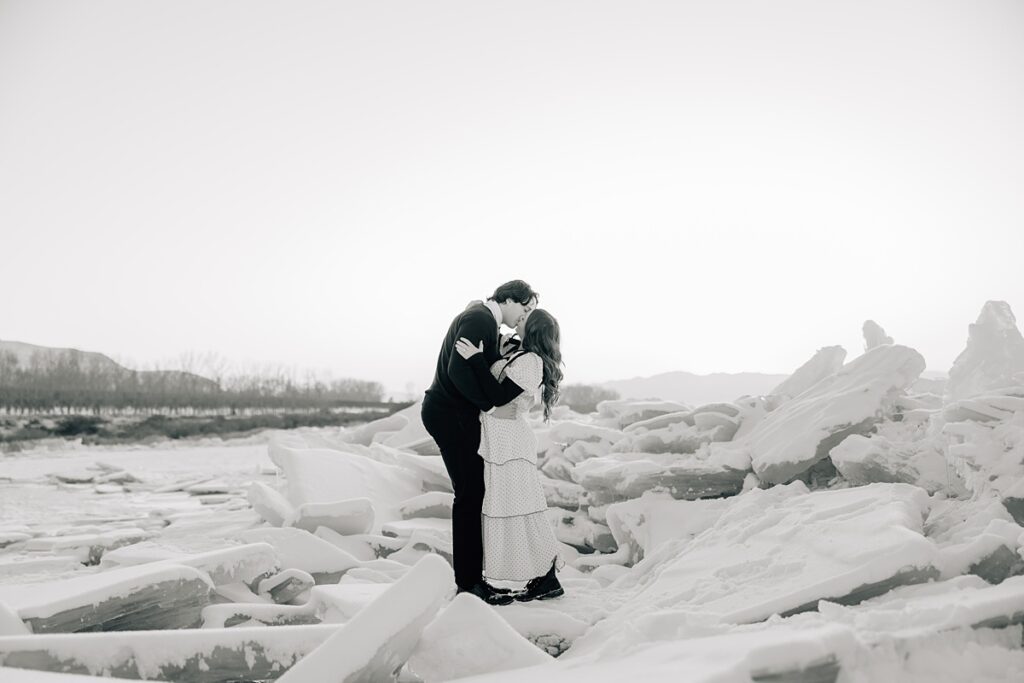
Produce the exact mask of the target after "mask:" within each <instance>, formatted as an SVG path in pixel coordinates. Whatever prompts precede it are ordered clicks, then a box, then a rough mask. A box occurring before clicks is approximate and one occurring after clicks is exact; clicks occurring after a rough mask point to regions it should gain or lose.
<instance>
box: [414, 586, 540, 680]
mask: <svg viewBox="0 0 1024 683" xmlns="http://www.w3.org/2000/svg"><path fill="white" fill-rule="evenodd" d="M551 661H554V660H553V658H552V657H551V656H550V655H548V654H545V653H543V652H541V651H540V650H538V649H537V648H536V647H535V646H534V645H533V644H531V643H530V642H529V641H528V640H526V639H525V638H523V636H521V635H519V634H518V633H517V632H516V631H515V629H513V628H512V627H511V626H509V625H508V623H507V622H506V621H505V620H503V619H502V618H501V617H500V616H498V613H497V612H496V611H495V610H494V609H492V608H491V607H488V606H487V604H486V603H484V602H483V601H482V600H480V599H478V598H476V597H474V596H471V595H467V594H465V593H464V594H462V595H458V596H456V597H455V599H454V600H452V602H451V604H449V605H448V606H447V607H446V608H445V609H444V611H442V612H441V614H439V615H438V617H437V618H436V619H434V621H432V622H431V623H430V625H429V626H427V627H426V628H425V629H424V630H423V635H422V636H421V637H420V641H419V644H418V645H417V646H416V649H415V650H414V651H413V653H412V656H411V657H410V658H409V669H411V670H412V671H413V672H414V673H415V674H416V675H417V676H418V677H420V678H421V679H423V681H424V682H425V683H431V682H432V681H448V680H452V679H454V678H462V677H464V676H472V675H476V674H481V673H488V672H493V671H507V670H510V669H519V668H522V667H526V666H535V665H537V664H546V663H548V662H551Z"/></svg>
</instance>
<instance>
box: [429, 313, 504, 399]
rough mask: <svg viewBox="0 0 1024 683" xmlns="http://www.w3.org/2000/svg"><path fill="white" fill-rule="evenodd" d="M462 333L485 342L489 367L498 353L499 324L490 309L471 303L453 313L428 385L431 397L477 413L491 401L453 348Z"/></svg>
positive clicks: (472, 339) (469, 338)
mask: <svg viewBox="0 0 1024 683" xmlns="http://www.w3.org/2000/svg"><path fill="white" fill-rule="evenodd" d="M460 337H465V338H466V339H468V340H469V341H470V342H472V343H473V344H474V345H479V343H480V342H481V341H482V342H483V343H484V354H483V355H484V358H485V359H486V361H487V365H488V367H490V365H491V364H492V363H494V362H495V361H497V360H498V359H499V358H500V357H501V356H500V355H499V354H498V324H497V322H495V320H494V314H493V313H491V309H489V308H487V306H485V305H483V304H473V305H471V306H470V307H469V308H467V309H466V310H464V311H463V312H462V313H459V314H458V315H457V316H455V319H454V320H452V324H451V325H449V326H448V333H447V334H446V335H445V336H444V341H443V342H442V343H441V353H439V354H438V356H437V369H436V371H435V372H434V381H433V383H432V384H431V385H430V388H429V389H427V396H428V397H429V398H430V399H431V401H443V402H444V403H447V404H449V405H450V407H451V408H452V409H453V410H457V411H460V412H463V413H473V414H476V413H478V412H480V411H484V412H486V411H488V410H490V409H491V408H493V407H494V403H492V402H491V400H490V399H488V398H487V396H486V394H484V392H483V390H482V389H481V388H480V383H479V380H478V379H477V377H476V375H475V374H474V372H473V368H472V366H471V365H470V364H469V363H468V362H467V361H466V360H465V359H464V358H463V357H462V356H460V355H459V354H458V352H457V351H456V350H455V342H456V341H458V340H459V338H460Z"/></svg>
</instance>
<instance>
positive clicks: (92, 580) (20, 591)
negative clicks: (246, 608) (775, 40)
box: [0, 565, 213, 634]
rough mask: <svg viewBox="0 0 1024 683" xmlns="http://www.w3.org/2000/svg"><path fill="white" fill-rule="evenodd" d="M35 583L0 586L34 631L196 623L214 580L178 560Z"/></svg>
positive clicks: (5, 599) (3, 597) (1, 595)
mask: <svg viewBox="0 0 1024 683" xmlns="http://www.w3.org/2000/svg"><path fill="white" fill-rule="evenodd" d="M45 585H46V589H45V590H39V584H26V585H18V584H9V585H5V586H0V602H6V603H7V604H8V606H10V607H11V608H12V609H14V610H15V611H16V612H17V613H18V616H19V617H20V618H21V619H22V620H23V621H24V622H25V623H26V624H28V625H29V627H30V628H31V629H32V631H33V633H37V634H38V633H69V632H79V631H126V630H143V629H174V628H188V627H190V626H194V625H196V624H198V623H199V617H200V612H201V610H202V608H203V607H205V606H206V605H207V604H209V602H210V595H211V593H212V589H213V584H212V582H211V581H210V579H209V578H208V577H207V576H206V575H205V574H204V573H202V572H200V571H198V570H196V569H193V568H191V567H185V566H181V565H163V566H147V565H143V566H141V567H127V568H122V569H112V570H110V571H106V572H100V573H98V574H92V575H87V576H76V577H73V578H68V579H63V580H57V581H51V582H48V583H47V584H45Z"/></svg>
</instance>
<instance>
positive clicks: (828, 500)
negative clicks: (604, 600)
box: [573, 482, 938, 651]
mask: <svg viewBox="0 0 1024 683" xmlns="http://www.w3.org/2000/svg"><path fill="white" fill-rule="evenodd" d="M806 491H807V488H806V486H805V485H804V484H802V483H800V482H797V483H794V484H790V485H788V486H776V487H773V488H772V489H768V490H761V489H755V490H752V491H749V492H747V493H744V494H742V495H740V496H737V497H735V498H733V499H730V504H729V506H728V509H726V510H725V511H724V512H723V513H722V515H721V516H720V517H719V518H718V520H717V521H716V522H715V523H714V525H712V526H711V527H710V528H709V529H707V530H705V531H704V532H703V533H701V534H699V535H697V536H696V537H695V538H693V539H682V540H679V541H671V542H668V543H664V544H662V545H660V546H659V547H658V548H657V550H656V551H654V552H652V553H651V554H649V555H647V557H645V558H644V560H643V561H642V562H641V563H639V564H637V565H636V566H635V567H634V568H633V569H632V570H631V571H630V573H629V575H627V576H626V577H623V578H622V579H620V580H619V581H618V582H616V584H615V585H616V588H617V589H620V590H621V596H620V598H619V599H621V600H622V601H623V602H622V607H620V608H619V609H618V610H616V611H615V612H614V613H613V614H612V615H611V616H609V617H608V618H607V619H605V620H604V621H602V622H600V623H598V624H597V625H596V626H595V627H594V628H593V629H592V630H591V631H590V632H588V633H587V634H586V635H585V636H583V637H582V638H581V639H580V640H579V641H577V643H576V644H575V645H574V646H573V649H576V648H581V650H587V651H595V650H599V649H602V648H605V647H606V646H608V645H609V644H610V643H611V642H612V641H613V640H614V639H615V638H616V637H617V636H616V634H618V633H636V632H638V631H642V630H643V629H644V624H645V623H647V622H646V621H645V620H646V619H647V618H648V615H653V614H654V613H656V612H658V611H664V610H675V611H678V612H679V613H680V615H681V616H680V617H679V618H680V619H682V620H683V621H686V620H687V619H688V620H690V621H691V622H692V621H693V619H698V620H699V622H700V623H704V624H714V623H750V622H755V621H759V620H762V619H765V618H767V617H769V616H771V615H772V614H775V613H779V614H784V615H785V614H792V613H796V612H800V611H804V610H808V609H813V608H814V607H815V606H816V605H817V602H818V600H821V599H829V600H833V601H835V602H842V603H846V604H853V603H856V602H859V601H862V600H865V599H867V598H869V597H874V596H876V595H880V594H882V593H885V592H886V591H888V590H890V589H892V588H893V587H895V586H898V585H903V584H907V583H920V582H923V581H926V580H928V579H930V578H935V577H936V576H937V575H938V571H937V570H936V569H935V568H934V564H935V561H936V548H935V546H934V545H933V544H932V542H931V541H929V540H928V539H927V538H925V537H924V536H923V535H922V533H921V532H922V524H923V517H924V514H925V511H926V510H927V509H928V505H929V499H928V496H927V494H926V493H925V492H924V491H923V490H921V489H919V488H917V487H913V486H908V485H906V484H872V485H869V486H863V487H858V488H852V489H839V490H832V491H816V492H813V493H806ZM686 615H689V616H686ZM651 618H653V616H652V617H651ZM581 646H582V647H581Z"/></svg>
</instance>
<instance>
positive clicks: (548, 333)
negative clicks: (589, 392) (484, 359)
mask: <svg viewBox="0 0 1024 683" xmlns="http://www.w3.org/2000/svg"><path fill="white" fill-rule="evenodd" d="M561 340H562V333H561V330H560V329H559V327H558V321H557V320H555V317H554V316H553V315H551V314H550V313H548V312H547V311H545V310H544V309H542V308H538V309H536V310H535V311H533V312H532V313H530V317H529V318H527V319H526V327H525V329H524V330H523V349H524V350H525V351H532V352H533V353H536V354H537V355H538V356H540V358H541V360H542V361H544V379H543V381H542V382H541V387H542V388H543V389H544V391H543V393H542V399H543V401H544V420H545V421H547V420H549V419H550V418H551V407H552V406H553V405H555V403H556V402H557V401H558V384H559V383H560V382H561V381H562V376H563V375H562V368H561V367H560V366H561V365H562V351H561V349H560V348H559V345H560V343H561Z"/></svg>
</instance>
